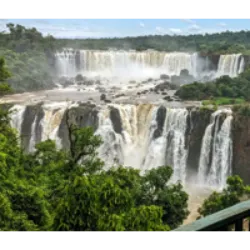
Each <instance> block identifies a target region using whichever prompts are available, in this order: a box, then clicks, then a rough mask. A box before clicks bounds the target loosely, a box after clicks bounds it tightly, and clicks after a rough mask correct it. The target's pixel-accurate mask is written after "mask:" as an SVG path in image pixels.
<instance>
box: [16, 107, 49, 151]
mask: <svg viewBox="0 0 250 250" xmlns="http://www.w3.org/2000/svg"><path fill="white" fill-rule="evenodd" d="M43 116H44V111H43V110H42V107H41V104H37V105H29V106H26V109H25V112H24V117H23V123H22V126H21V142H22V144H21V145H22V147H23V149H24V150H26V151H27V150H28V148H29V145H30V140H31V137H32V136H33V138H35V143H38V142H40V141H41V139H42V138H41V134H42V132H41V131H42V125H41V120H42V118H43ZM34 122H35V124H34V130H33V131H32V125H33V123H34ZM33 133H34V135H33Z"/></svg>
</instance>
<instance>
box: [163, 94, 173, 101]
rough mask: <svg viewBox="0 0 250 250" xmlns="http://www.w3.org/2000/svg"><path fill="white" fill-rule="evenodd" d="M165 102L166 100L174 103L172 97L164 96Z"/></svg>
mask: <svg viewBox="0 0 250 250" xmlns="http://www.w3.org/2000/svg"><path fill="white" fill-rule="evenodd" d="M163 100H166V101H169V102H171V101H172V98H171V97H170V96H168V95H167V96H164V97H163Z"/></svg>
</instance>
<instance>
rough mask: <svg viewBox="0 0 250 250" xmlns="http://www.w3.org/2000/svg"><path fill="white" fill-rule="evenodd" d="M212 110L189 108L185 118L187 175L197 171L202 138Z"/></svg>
mask: <svg viewBox="0 0 250 250" xmlns="http://www.w3.org/2000/svg"><path fill="white" fill-rule="evenodd" d="M212 113H213V110H201V109H193V110H190V112H189V115H188V118H187V130H186V141H185V143H186V147H187V148H188V149H189V150H188V157H187V170H188V172H189V173H188V175H189V176H192V175H193V174H194V173H197V171H198V167H199V159H200V153H201V146H202V139H203V136H204V133H205V130H206V127H207V126H208V124H209V122H210V117H211V114H212Z"/></svg>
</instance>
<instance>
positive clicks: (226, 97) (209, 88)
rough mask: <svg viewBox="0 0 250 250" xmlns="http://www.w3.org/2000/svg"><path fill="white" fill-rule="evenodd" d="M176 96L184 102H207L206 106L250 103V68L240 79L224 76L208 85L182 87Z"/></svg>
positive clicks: (195, 83)
mask: <svg viewBox="0 0 250 250" xmlns="http://www.w3.org/2000/svg"><path fill="white" fill-rule="evenodd" d="M176 95H177V96H179V97H180V98H182V99H183V100H206V101H204V104H209V102H210V103H211V104H216V105H225V104H239V103H243V102H244V101H250V68H247V69H246V70H245V71H244V72H243V73H241V74H240V75H239V76H238V77H235V78H230V77H229V76H222V77H220V78H217V79H216V80H214V81H212V82H208V83H199V82H194V83H192V84H187V85H183V86H181V88H180V89H179V90H178V91H177V92H176Z"/></svg>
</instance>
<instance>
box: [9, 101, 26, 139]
mask: <svg viewBox="0 0 250 250" xmlns="http://www.w3.org/2000/svg"><path fill="white" fill-rule="evenodd" d="M25 109H26V107H25V106H22V105H14V106H13V107H12V108H11V109H10V111H12V112H11V115H10V125H11V127H12V128H14V129H16V131H17V133H18V135H19V136H22V135H21V130H22V123H23V115H24V112H25ZM19 142H20V141H19Z"/></svg>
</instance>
